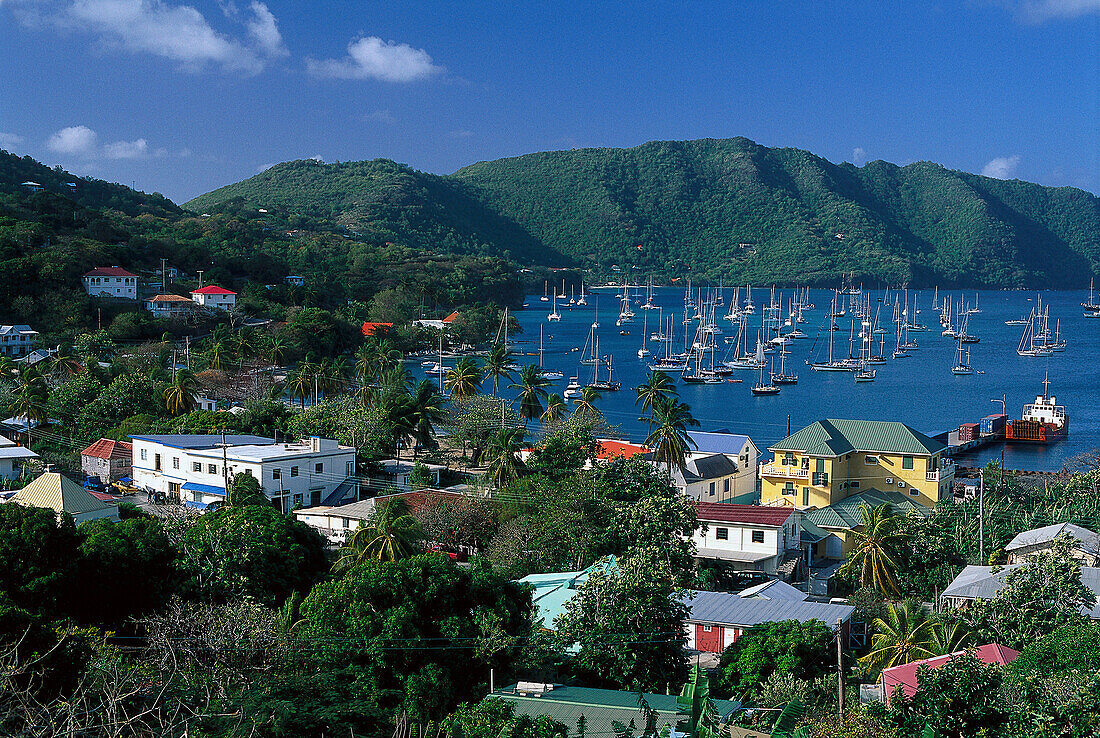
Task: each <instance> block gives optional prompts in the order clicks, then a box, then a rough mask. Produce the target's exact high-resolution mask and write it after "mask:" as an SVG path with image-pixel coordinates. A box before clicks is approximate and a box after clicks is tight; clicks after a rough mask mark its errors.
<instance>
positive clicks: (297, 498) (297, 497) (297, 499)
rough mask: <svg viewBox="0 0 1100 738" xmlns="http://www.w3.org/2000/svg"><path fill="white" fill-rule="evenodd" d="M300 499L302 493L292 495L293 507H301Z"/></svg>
mask: <svg viewBox="0 0 1100 738" xmlns="http://www.w3.org/2000/svg"><path fill="white" fill-rule="evenodd" d="M302 499H303V497H302V495H294V507H301V506H302Z"/></svg>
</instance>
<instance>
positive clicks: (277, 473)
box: [271, 467, 283, 479]
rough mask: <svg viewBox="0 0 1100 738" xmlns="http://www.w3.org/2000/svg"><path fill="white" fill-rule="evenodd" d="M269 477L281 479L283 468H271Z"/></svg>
mask: <svg viewBox="0 0 1100 738" xmlns="http://www.w3.org/2000/svg"><path fill="white" fill-rule="evenodd" d="M271 478H272V479H282V478H283V470H282V469H280V468H279V467H275V468H274V469H272V470H271Z"/></svg>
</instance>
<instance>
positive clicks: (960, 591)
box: [942, 564, 1100, 620]
mask: <svg viewBox="0 0 1100 738" xmlns="http://www.w3.org/2000/svg"><path fill="white" fill-rule="evenodd" d="M1021 566H1030V564H1009V565H1008V566H1002V567H997V568H998V571H997V572H996V573H994V572H993V569H994V567H992V566H975V565H969V566H966V567H965V568H964V569H963V570H962V571H961V572H959V575H958V576H957V577H955V578H954V579H953V580H952V581H951V584H949V585H947V589H945V590H944V591H943V595H942V596H943V597H957V598H960V599H965V600H976V599H983V600H989V599H993V598H994V597H996V596H997V593H998V592H1000V591H1001V589H1002V588H1003V587H1004V586H1005V584H1007V583H1008V582H1007V580H1008V575H1009V574H1010V573H1012V572H1013V571H1015V570H1016V569H1019V568H1020V567H1021ZM1081 584H1084V585H1085V586H1086V587H1088V588H1089V589H1091V590H1092V591H1093V592H1094V593H1095V594H1096V596H1097V600H1096V604H1095V605H1093V606H1092V607H1091V608H1086V607H1083V608H1081V612H1082V613H1083V614H1085V615H1088V616H1089V617H1090V618H1092V619H1093V620H1100V568H1097V567H1092V566H1082V567H1081Z"/></svg>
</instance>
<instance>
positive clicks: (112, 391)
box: [78, 374, 163, 436]
mask: <svg viewBox="0 0 1100 738" xmlns="http://www.w3.org/2000/svg"><path fill="white" fill-rule="evenodd" d="M158 397H159V394H158V393H157V391H156V386H155V385H154V384H153V380H152V379H151V378H150V377H149V376H147V375H138V374H120V375H119V376H117V377H115V378H114V379H113V380H111V383H110V384H109V385H107V387H106V388H105V389H104V390H103V392H101V393H100V394H99V396H98V397H96V398H95V399H94V400H93V401H92V402H91V403H89V404H88V405H87V406H86V407H85V408H84V410H83V411H81V413H80V416H79V419H78V425H79V427H80V429H81V432H82V433H83V434H85V435H89V436H93V435H102V434H103V433H104V432H105V431H107V430H108V429H110V428H113V427H115V426H117V425H118V424H119V423H121V422H122V421H123V420H125V419H126V418H129V417H132V416H134V415H139V414H142V413H150V414H154V415H155V414H163V410H162V407H163V406H162V405H161V403H160V402H159V401H158Z"/></svg>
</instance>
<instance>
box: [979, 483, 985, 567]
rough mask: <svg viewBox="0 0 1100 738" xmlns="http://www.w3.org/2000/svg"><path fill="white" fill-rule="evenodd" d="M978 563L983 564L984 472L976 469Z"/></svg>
mask: <svg viewBox="0 0 1100 738" xmlns="http://www.w3.org/2000/svg"><path fill="white" fill-rule="evenodd" d="M978 564H979V566H985V473H984V472H983V471H982V470H981V469H979V470H978Z"/></svg>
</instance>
